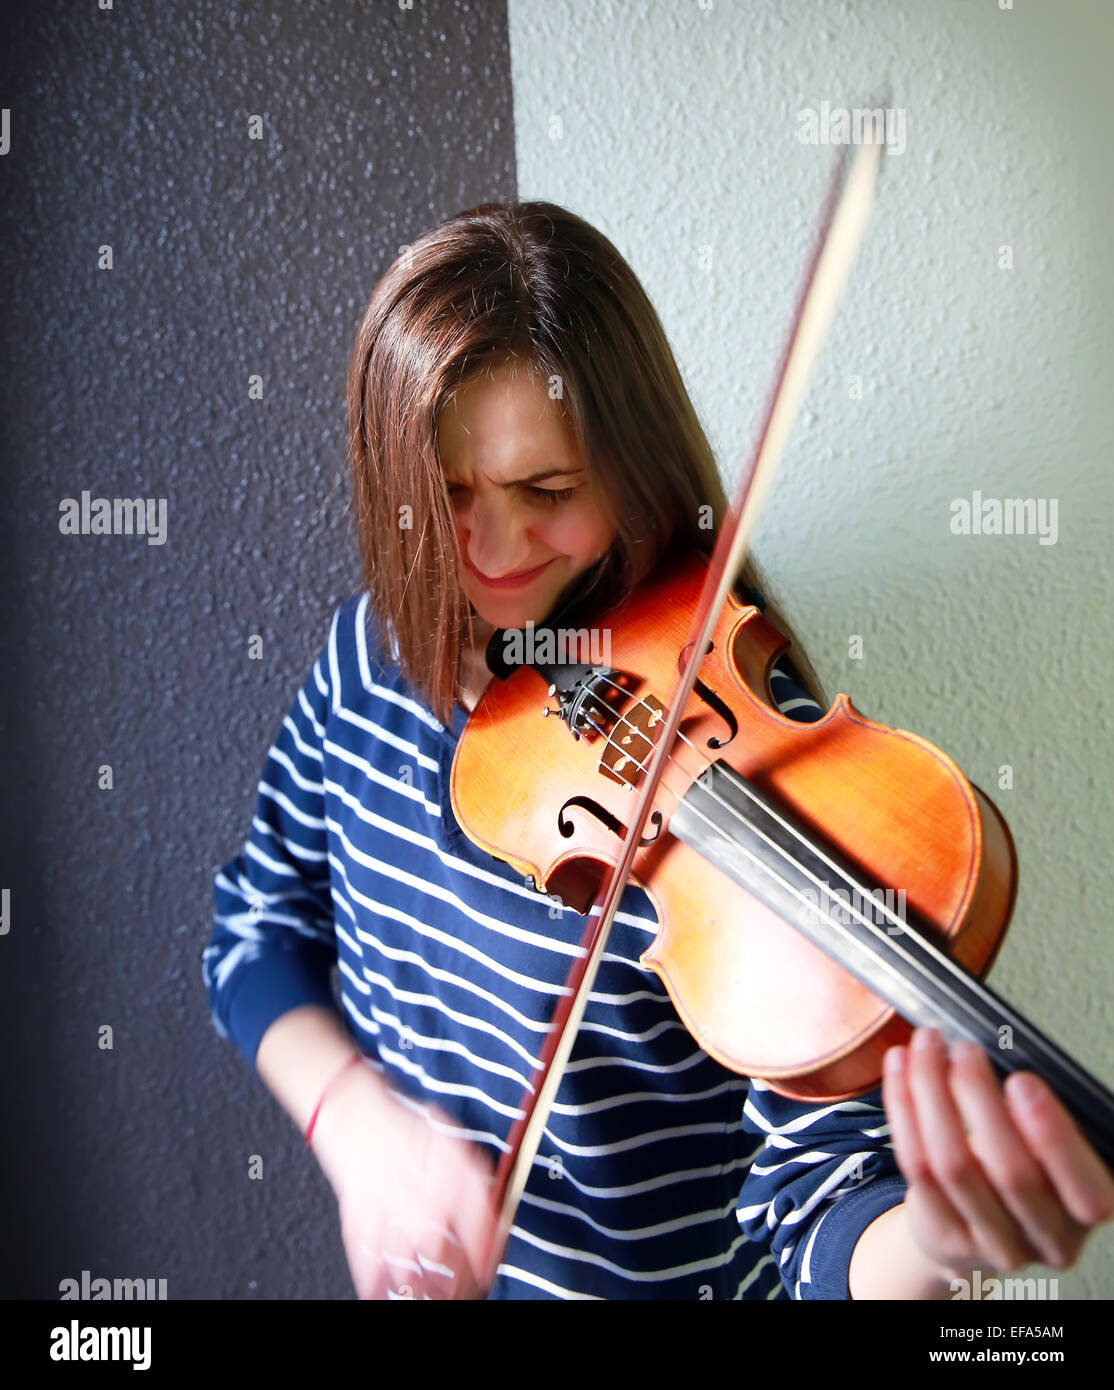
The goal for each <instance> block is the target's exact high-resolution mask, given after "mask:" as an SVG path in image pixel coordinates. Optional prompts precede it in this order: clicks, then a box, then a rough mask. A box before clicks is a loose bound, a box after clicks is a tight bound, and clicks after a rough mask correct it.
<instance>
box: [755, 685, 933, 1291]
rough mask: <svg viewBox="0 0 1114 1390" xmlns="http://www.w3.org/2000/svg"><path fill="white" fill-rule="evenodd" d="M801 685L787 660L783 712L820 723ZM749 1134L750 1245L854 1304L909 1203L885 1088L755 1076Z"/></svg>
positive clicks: (798, 1279)
mask: <svg viewBox="0 0 1114 1390" xmlns="http://www.w3.org/2000/svg"><path fill="white" fill-rule="evenodd" d="M791 673H792V674H791ZM795 677H796V673H795V672H793V671H792V667H791V666H790V665H789V662H788V661H787V660H786V659H785V658H782V659H781V660H780V661H779V662H777V664H776V665H775V666H774V668H773V670H772V671H771V672H770V693H771V694H772V695H773V697H774V699H775V701H776V702H777V705H778V708H779V710H780V711H781V713H782V714H784V715H786V716H787V717H788V718H790V719H798V720H801V721H802V722H804V723H815V722H816V720H818V719H822V718H823V717H824V711H823V710H822V709H821V708H820V706H819V705H818V704H817V703H816V701H815V700H814V699H813V698H812V696H811V695H809V694H808V693H807V691H805V690H804V688H803V687H802V686H801V685H800V684H799V683H798V680H797V679H796V678H795ZM743 1131H744V1133H746V1134H749V1135H752V1136H753V1137H754V1138H755V1139H756V1140H757V1141H759V1142H758V1144H757V1147H756V1150H755V1153H754V1158H753V1162H752V1163H751V1165H750V1167H749V1169H748V1171H747V1176H746V1179H745V1180H744V1182H743V1187H742V1192H741V1194H740V1197H739V1203H738V1206H737V1209H736V1215H737V1217H738V1219H739V1225H740V1226H741V1227H742V1229H743V1231H744V1232H745V1234H746V1236H747V1238H748V1239H750V1240H752V1241H757V1242H758V1243H759V1244H760V1245H764V1246H765V1247H766V1249H767V1250H768V1251H769V1252H770V1253H771V1255H772V1256H773V1258H774V1260H775V1261H776V1263H777V1267H778V1272H779V1274H780V1275H781V1281H782V1284H783V1285H784V1286H785V1289H786V1292H787V1293H788V1294H789V1296H790V1297H791V1298H800V1299H813V1298H818V1299H819V1298H823V1299H839V1298H850V1297H851V1289H850V1285H849V1283H848V1277H847V1276H848V1271H849V1270H850V1268H851V1256H852V1254H853V1253H854V1250H855V1246H856V1244H857V1243H858V1240H859V1237H860V1236H861V1235H862V1233H863V1232H864V1231H865V1230H866V1228H867V1227H868V1226H869V1225H870V1223H871V1222H872V1221H873V1220H874V1219H875V1218H876V1217H878V1216H881V1214H882V1213H883V1212H884V1211H887V1210H888V1209H889V1208H890V1207H892V1206H896V1205H897V1204H898V1203H899V1202H902V1201H904V1200H905V1192H906V1186H907V1184H906V1182H905V1179H904V1178H903V1177H902V1175H901V1170H900V1169H899V1168H898V1166H897V1160H896V1159H895V1158H894V1153H893V1145H892V1144H891V1143H890V1141H889V1138H888V1136H889V1132H890V1127H889V1124H888V1123H887V1121H886V1114H885V1110H884V1109H883V1106H882V1088H881V1086H879V1087H877V1088H876V1089H875V1090H873V1091H870V1092H869V1093H868V1094H867V1095H864V1096H860V1097H859V1098H858V1099H856V1100H849V1101H841V1102H838V1103H836V1104H828V1105H825V1104H820V1103H818V1102H815V1101H804V1102H802V1101H792V1100H787V1099H786V1098H785V1097H784V1096H779V1095H778V1094H777V1093H776V1092H775V1091H772V1090H771V1089H770V1088H769V1086H767V1085H766V1083H765V1082H764V1081H759V1080H757V1079H756V1078H753V1077H752V1078H751V1082H750V1088H749V1092H748V1095H747V1100H746V1104H745V1106H744V1108H743Z"/></svg>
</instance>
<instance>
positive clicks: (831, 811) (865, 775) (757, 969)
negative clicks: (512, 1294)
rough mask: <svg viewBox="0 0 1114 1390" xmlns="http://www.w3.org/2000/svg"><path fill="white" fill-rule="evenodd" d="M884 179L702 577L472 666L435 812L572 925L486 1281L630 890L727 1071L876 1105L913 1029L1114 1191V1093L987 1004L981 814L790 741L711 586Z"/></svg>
mask: <svg viewBox="0 0 1114 1390" xmlns="http://www.w3.org/2000/svg"><path fill="white" fill-rule="evenodd" d="M880 158H881V146H880V144H878V143H877V142H872V141H871V140H869V139H868V140H866V141H865V142H864V144H863V145H862V147H861V148H860V149H859V151H858V153H857V155H856V157H855V159H854V161H853V163H852V164H850V167H849V169H848V160H847V158H846V151H845V150H844V151H841V152H840V154H839V155H838V156H837V162H836V164H835V167H834V169H833V173H832V177H831V179H830V182H829V186H828V191H827V194H826V197H825V201H824V204H823V206H822V209H821V215H820V219H819V223H818V227H817V232H816V236H815V239H814V243H813V247H812V249H811V253H810V257H809V261H808V265H807V268H806V274H805V278H804V283H803V286H802V289H801V292H800V294H799V296H798V300H797V304H796V308H795V313H794V318H793V322H792V325H791V328H790V331H789V334H788V336H787V339H786V343H785V347H784V349H783V352H782V355H781V358H780V361H779V364H778V369H777V372H776V374H775V379H774V386H773V389H772V390H771V392H770V396H769V399H768V402H767V407H766V410H765V412H764V416H763V420H762V423H761V427H760V430H759V432H758V436H757V442H756V446H755V450H754V454H753V457H752V459H751V461H750V464H749V467H748V468H747V469H746V470H745V471H744V473H743V474H742V476H741V477H740V481H739V484H738V487H737V490H736V495H735V497H734V499H733V501H732V504H731V508H730V510H729V512H728V515H727V517H726V518H725V520H724V521H723V523H722V525H721V527H720V529H719V534H718V536H717V538H716V542H715V547H714V550H713V552H712V555H711V557H710V558H709V557H706V556H704V555H703V554H702V553H701V552H699V551H698V550H696V549H695V548H692V547H690V548H688V549H686V548H684V547H673V548H672V550H671V552H670V553H669V554H668V555H667V556H665V557H664V558H663V559H662V560H661V561H660V563H659V565H658V567H657V568H656V570H655V571H654V573H653V574H652V575H651V577H650V578H649V579H647V580H644V581H643V583H642V584H640V585H638V586H637V587H636V588H635V589H634V590H633V591H632V592H631V593H629V594H628V595H627V596H626V598H624V599H622V600H621V601H620V602H619V603H617V604H616V605H615V606H614V607H613V608H612V609H611V610H610V611H606V612H603V613H598V612H597V613H595V614H591V613H590V612H587V611H586V609H585V605H584V602H583V601H580V602H579V603H578V599H577V596H576V595H575V594H574V595H570V596H569V597H568V598H567V600H566V601H565V602H564V604H563V605H562V606H561V608H560V609H559V611H558V612H557V613H555V614H553V615H550V616H549V617H548V618H547V623H548V624H553V623H554V622H555V621H561V620H562V619H563V620H565V621H568V620H569V617H570V616H572V617H573V618H574V625H573V626H572V627H571V628H565V629H563V630H562V629H558V630H557V631H556V633H554V632H553V629H552V627H550V628H548V629H541V631H542V632H545V631H546V630H548V631H549V632H550V635H551V637H554V638H555V639H556V640H555V641H554V642H552V643H551V644H550V645H552V646H553V647H554V648H555V650H554V651H549V650H547V649H546V646H547V644H546V643H545V641H544V640H543V641H542V642H541V644H540V645H541V648H542V650H541V651H540V653H539V652H538V651H537V650H536V648H537V646H538V645H539V644H538V643H537V641H536V640H532V641H531V642H530V644H529V645H530V646H531V648H533V650H531V651H530V654H529V656H528V658H527V659H526V660H520V659H518V658H517V657H516V659H515V661H514V663H513V664H511V663H509V662H508V661H507V660H506V659H505V657H500V654H499V643H500V642H501V641H504V640H505V637H506V634H505V633H504V632H496V633H495V634H494V636H493V637H492V639H491V641H490V643H489V644H488V649H487V662H488V665H489V667H490V668H491V670H492V672H493V674H494V675H495V677H496V679H493V680H492V681H490V682H489V683H488V685H487V687H486V689H485V690H484V692H483V694H482V695H481V697H480V699H479V701H478V703H477V704H476V706H475V708H474V709H473V710H472V711H471V714H470V715H469V718H468V720H467V722H466V724H465V726H464V730H463V732H462V734H461V737H460V740H459V742H458V745H457V748H456V752H455V755H454V758H453V765H452V771H451V776H450V800H451V804H452V809H453V813H454V815H455V816H456V819H457V822H458V824H459V825H460V827H461V829H462V831H463V832H464V834H465V835H467V836H468V838H469V839H470V840H472V841H473V843H474V844H476V845H478V846H480V847H481V848H482V849H484V850H486V851H487V852H488V853H490V854H492V855H494V856H496V857H497V858H499V859H502V860H504V861H506V862H507V863H509V864H511V865H513V866H514V868H515V869H516V870H517V871H518V872H520V873H521V874H523V876H532V877H533V878H534V880H535V884H536V885H540V886H541V888H542V889H543V890H545V891H549V892H551V893H553V894H555V895H557V896H558V897H559V898H560V900H561V901H562V902H563V903H565V904H568V905H570V906H572V907H574V908H575V909H576V910H577V911H578V912H579V913H581V914H582V915H586V916H587V918H588V921H587V924H586V926H585V930H584V933H583V937H582V940H581V951H580V954H579V956H578V959H577V960H576V961H574V963H573V966H572V968H571V970H570V972H569V978H568V981H567V988H566V991H565V993H564V994H563V995H562V996H561V997H560V998H559V999H558V1002H557V1006H556V1008H555V1010H554V1015H553V1020H552V1023H551V1027H550V1031H549V1034H548V1036H547V1038H546V1040H545V1044H544V1046H543V1048H542V1054H541V1057H540V1060H539V1064H538V1067H537V1069H536V1071H535V1075H534V1077H533V1078H532V1081H531V1084H530V1086H529V1087H528V1088H527V1091H526V1094H525V1095H524V1097H523V1102H522V1104H523V1109H522V1113H521V1115H520V1118H519V1119H518V1120H516V1122H515V1124H514V1125H513V1126H512V1129H511V1133H510V1136H509V1142H508V1147H507V1150H506V1152H505V1153H504V1155H503V1158H502V1161H501V1163H500V1166H499V1170H498V1172H497V1173H496V1199H497V1204H498V1209H499V1217H498V1221H497V1223H496V1226H495V1229H494V1231H493V1234H492V1241H491V1245H490V1249H489V1251H488V1254H487V1259H486V1271H485V1273H486V1280H487V1283H488V1285H489V1286H490V1284H491V1283H492V1282H493V1280H494V1277H495V1273H496V1271H497V1268H498V1264H499V1260H500V1257H501V1252H502V1250H503V1248H504V1246H505V1243H506V1240H507V1237H508V1235H509V1233H510V1227H511V1224H512V1221H513V1216H514V1211H515V1209H516V1206H517V1203H518V1201H519V1199H520V1198H521V1195H522V1192H523V1190H524V1189H525V1186H526V1181H527V1177H528V1175H529V1170H530V1167H531V1165H532V1163H533V1159H534V1155H535V1154H536V1153H537V1150H538V1146H539V1144H540V1141H541V1136H542V1132H543V1130H544V1126H545V1120H546V1117H547V1115H548V1113H549V1108H550V1106H551V1105H552V1102H553V1099H554V1097H555V1095H556V1093H557V1089H558V1087H559V1085H560V1080H561V1075H562V1073H563V1069H564V1066H565V1063H566V1062H567V1060H568V1057H569V1054H570V1053H571V1051H572V1046H573V1042H574V1040H575V1036H576V1030H577V1028H578V1026H579V1023H580V1020H581V1018H582V1017H583V1013H584V1010H585V1007H586V1005H587V999H588V993H589V991H590V989H591V985H592V981H593V979H594V977H595V973H596V970H597V968H598V965H599V962H600V959H601V957H602V955H603V951H604V947H605V944H606V941H607V936H608V932H609V930H610V926H611V922H612V920H613V918H614V915H615V912H616V910H617V908H618V904H619V899H620V897H621V895H622V893H623V891H624V889H625V886H626V883H627V882H628V880H631V881H634V882H636V883H637V884H638V885H639V886H640V887H642V888H643V890H644V891H645V892H646V893H647V895H648V896H649V898H650V900H651V902H652V903H653V904H654V907H655V909H656V911H657V914H658V922H659V930H658V933H657V935H656V936H655V938H654V940H653V942H652V943H651V945H650V947H649V948H648V949H647V950H646V951H645V952H644V953H643V954H642V956H641V957H640V963H641V964H642V965H644V966H645V967H647V968H648V969H651V970H653V971H654V972H655V973H656V974H657V975H658V976H659V977H660V979H661V980H662V982H663V984H664V986H665V988H666V990H667V991H668V993H669V996H670V998H671V1000H672V1002H673V1005H674V1007H675V1008H676V1011H677V1014H678V1016H679V1018H680V1019H681V1021H682V1022H683V1023H684V1025H685V1027H686V1028H687V1029H688V1030H689V1032H690V1033H691V1034H692V1035H693V1037H694V1038H695V1040H696V1041H697V1042H698V1043H699V1044H700V1046H701V1047H702V1048H703V1050H704V1051H706V1052H707V1053H708V1054H709V1055H710V1056H712V1057H714V1058H716V1059H717V1060H718V1061H719V1062H720V1063H722V1065H723V1066H725V1067H727V1068H729V1069H730V1070H732V1071H734V1072H738V1073H740V1074H742V1075H745V1076H749V1077H757V1078H759V1079H761V1080H763V1081H764V1082H766V1084H768V1085H769V1086H770V1087H771V1088H772V1089H773V1090H775V1091H776V1092H778V1093H779V1094H781V1095H784V1096H787V1097H789V1098H791V1099H795V1100H804V1101H818V1102H825V1101H830V1102H835V1101H841V1100H846V1099H850V1098H852V1097H854V1096H858V1095H862V1094H865V1093H866V1092H867V1091H869V1090H872V1089H874V1088H875V1087H876V1086H877V1085H878V1084H879V1082H880V1080H881V1075H882V1062H883V1058H884V1055H885V1052H886V1050H887V1049H888V1048H890V1047H893V1046H901V1045H904V1044H905V1043H907V1042H908V1041H909V1039H910V1036H911V1034H912V1031H913V1027H914V1026H922V1027H926V1026H927V1027H934V1028H937V1029H939V1030H940V1032H941V1033H942V1034H943V1035H944V1037H945V1038H946V1039H947V1040H948V1041H949V1042H955V1041H959V1040H962V1039H967V1040H970V1041H972V1042H975V1043H977V1044H979V1045H980V1046H981V1047H982V1048H983V1049H984V1050H985V1051H986V1053H987V1054H988V1055H989V1058H990V1060H991V1062H992V1064H993V1065H994V1067H995V1069H996V1070H997V1071H998V1072H999V1073H1000V1074H1001V1075H1002V1076H1007V1075H1009V1074H1010V1073H1011V1072H1013V1071H1019V1070H1026V1071H1032V1072H1035V1073H1036V1074H1037V1075H1038V1076H1040V1077H1041V1078H1042V1079H1043V1080H1044V1081H1045V1082H1047V1084H1048V1085H1049V1086H1050V1087H1051V1088H1052V1090H1053V1091H1054V1092H1055V1093H1056V1095H1057V1096H1058V1097H1059V1099H1060V1100H1061V1102H1062V1103H1063V1105H1064V1106H1065V1108H1066V1109H1067V1110H1068V1112H1069V1113H1070V1114H1071V1115H1072V1117H1073V1119H1074V1120H1075V1122H1076V1123H1077V1125H1078V1126H1079V1128H1080V1130H1081V1131H1082V1132H1083V1134H1084V1135H1085V1136H1086V1137H1087V1138H1088V1140H1089V1141H1090V1143H1091V1145H1092V1146H1093V1147H1094V1148H1095V1150H1096V1151H1097V1152H1098V1153H1099V1154H1100V1155H1101V1156H1102V1158H1103V1159H1104V1161H1105V1162H1106V1163H1107V1165H1108V1167H1111V1168H1112V1169H1114V1095H1112V1094H1111V1092H1110V1091H1109V1090H1107V1089H1106V1087H1105V1086H1103V1085H1102V1084H1101V1083H1100V1082H1099V1081H1097V1080H1096V1079H1095V1078H1094V1077H1093V1076H1091V1075H1090V1074H1089V1073H1088V1072H1087V1071H1085V1070H1084V1069H1083V1068H1082V1067H1081V1066H1079V1065H1078V1064H1077V1063H1076V1062H1075V1061H1074V1060H1073V1059H1072V1058H1071V1057H1069V1056H1068V1055H1067V1054H1066V1053H1065V1052H1064V1051H1063V1050H1062V1049H1060V1048H1059V1047H1057V1046H1056V1044H1055V1043H1053V1042H1052V1041H1050V1039H1049V1038H1048V1037H1047V1036H1046V1035H1045V1034H1043V1033H1041V1032H1040V1031H1038V1029H1037V1028H1035V1027H1034V1026H1033V1025H1032V1024H1031V1023H1030V1022H1029V1021H1028V1020H1027V1019H1026V1018H1024V1017H1023V1016H1022V1015H1021V1014H1020V1013H1019V1012H1018V1011H1017V1010H1016V1009H1014V1008H1013V1007H1012V1006H1011V1005H1010V1004H1009V1003H1007V1002H1006V1001H1005V1000H1004V999H1002V998H1001V997H1000V996H999V995H998V994H996V993H995V992H994V991H992V990H991V989H990V988H989V987H988V986H987V985H986V984H985V982H984V977H985V975H986V974H987V972H988V971H989V970H990V967H991V966H992V965H993V963H994V960H995V958H996V956H997V953H998V949H999V947H1000V945H1001V942H1002V939H1003V937H1004V935H1005V933H1006V930H1007V928H1008V926H1009V922H1010V918H1011V915H1012V913H1013V907H1014V902H1015V899H1016V895H1017V878H1018V867H1017V855H1016V851H1015V848H1014V844H1013V837H1012V836H1011V834H1010V831H1009V827H1008V826H1007V824H1006V821H1005V819H1004V818H1003V817H1002V815H1001V813H1000V812H999V810H998V808H997V807H996V806H995V805H994V803H993V802H992V801H991V799H990V797H988V796H987V795H986V793H985V792H984V791H982V790H981V789H980V788H978V787H977V786H975V785H974V784H973V783H971V782H969V781H968V780H967V778H966V777H965V776H964V775H963V773H962V771H961V770H960V768H959V767H958V766H957V764H956V763H955V762H954V761H953V759H951V758H950V757H949V756H948V755H947V754H946V753H944V752H943V751H942V750H940V749H939V748H936V747H934V746H933V745H932V744H931V743H929V742H928V741H927V740H925V739H923V738H920V737H918V736H917V735H916V734H913V733H909V732H907V731H906V730H903V729H891V728H888V727H887V726H885V725H884V724H880V723H878V722H876V721H874V720H871V719H868V718H866V717H865V716H864V715H862V714H860V713H859V711H858V710H856V709H855V708H854V706H853V705H852V703H851V700H850V699H849V697H848V696H847V695H844V694H840V695H838V696H837V697H836V699H835V701H834V703H833V704H832V706H831V707H830V708H829V710H828V712H827V714H825V715H824V716H823V717H822V718H821V719H820V720H818V721H815V722H813V723H800V722H798V721H796V720H792V719H788V718H786V717H785V716H784V715H782V714H781V713H780V711H779V710H777V709H776V708H775V707H774V705H773V702H772V699H771V697H770V694H769V685H768V677H769V671H770V668H771V666H772V664H773V663H774V661H775V660H776V659H777V658H778V656H779V655H780V654H782V653H783V652H785V651H786V650H787V648H788V646H789V643H788V641H787V640H786V638H785V637H784V636H783V635H782V634H781V633H779V632H778V631H777V629H776V628H775V627H774V626H773V625H772V624H771V623H769V622H768V621H767V620H766V619H765V618H764V617H763V616H762V615H761V613H760V612H759V610H758V608H757V607H756V606H755V605H753V604H744V603H742V602H740V600H739V599H738V597H737V596H736V595H735V594H734V592H733V590H732V584H733V581H734V578H735V575H736V574H737V573H738V571H739V567H740V565H741V563H742V559H743V557H744V555H745V548H746V544H747V541H748V538H749V534H750V532H751V530H752V529H753V526H754V522H755V519H756V516H757V512H758V509H759V506H760V503H761V500H762V498H763V496H764V495H765V492H766V490H767V489H768V488H769V485H770V482H771V480H772V476H773V472H774V469H775V467H776V465H777V462H778V460H779V458H780V456H781V454H782V452H783V451H784V449H785V446H786V442H787V440H788V438H789V435H790V432H791V429H792V424H793V421H794V419H795V417H796V413H797V411H798V409H799V406H800V403H801V400H802V398H803V394H804V391H805V387H806V385H807V382H808V378H809V375H810V373H811V369H812V365H813V363H814V362H815V359H816V356H817V354H818V352H819V349H820V345H821V343H822V342H823V339H824V336H825V333H826V331H827V327H828V325H829V324H830V322H831V319H832V316H833V313H834V309H835V305H836V303H837V302H838V299H839V295H840V292H841V289H842V286H843V284H844V282H845V280H846V278H847V275H848V273H849V270H850V266H851V263H852V261H853V259H854V256H855V252H856V250H857V247H858V245H859V243H860V240H861V237H862V233H863V229H864V227H865V225H866V221H867V218H868V215H869V211H870V207H871V204H872V200H873V195H874V188H875V183H876V179H877V173H878V167H879V161H880ZM584 597H585V595H581V600H583V599H584ZM586 618H587V619H589V620H591V621H594V622H595V623H596V624H598V625H599V626H600V629H601V630H602V631H603V632H604V633H605V634H606V635H607V637H608V639H609V650H608V653H607V655H606V657H603V656H602V654H601V653H594V652H592V651H591V650H589V651H588V652H587V653H584V652H583V650H581V651H579V652H576V653H574V654H573V655H572V657H571V659H570V656H569V653H568V652H567V651H561V650H560V648H561V641H560V639H561V636H562V631H563V632H564V633H569V632H572V633H579V632H580V631H581V630H582V629H583V628H584V624H585V620H586ZM529 635H530V637H531V638H532V639H536V638H537V636H538V633H536V632H534V631H533V629H532V628H531V629H530V632H529ZM520 636H521V634H520ZM697 654H699V655H697ZM552 701H555V702H556V703H555V704H554V703H551V702H552ZM597 908H598V914H597V912H596V909H597Z"/></svg>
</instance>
